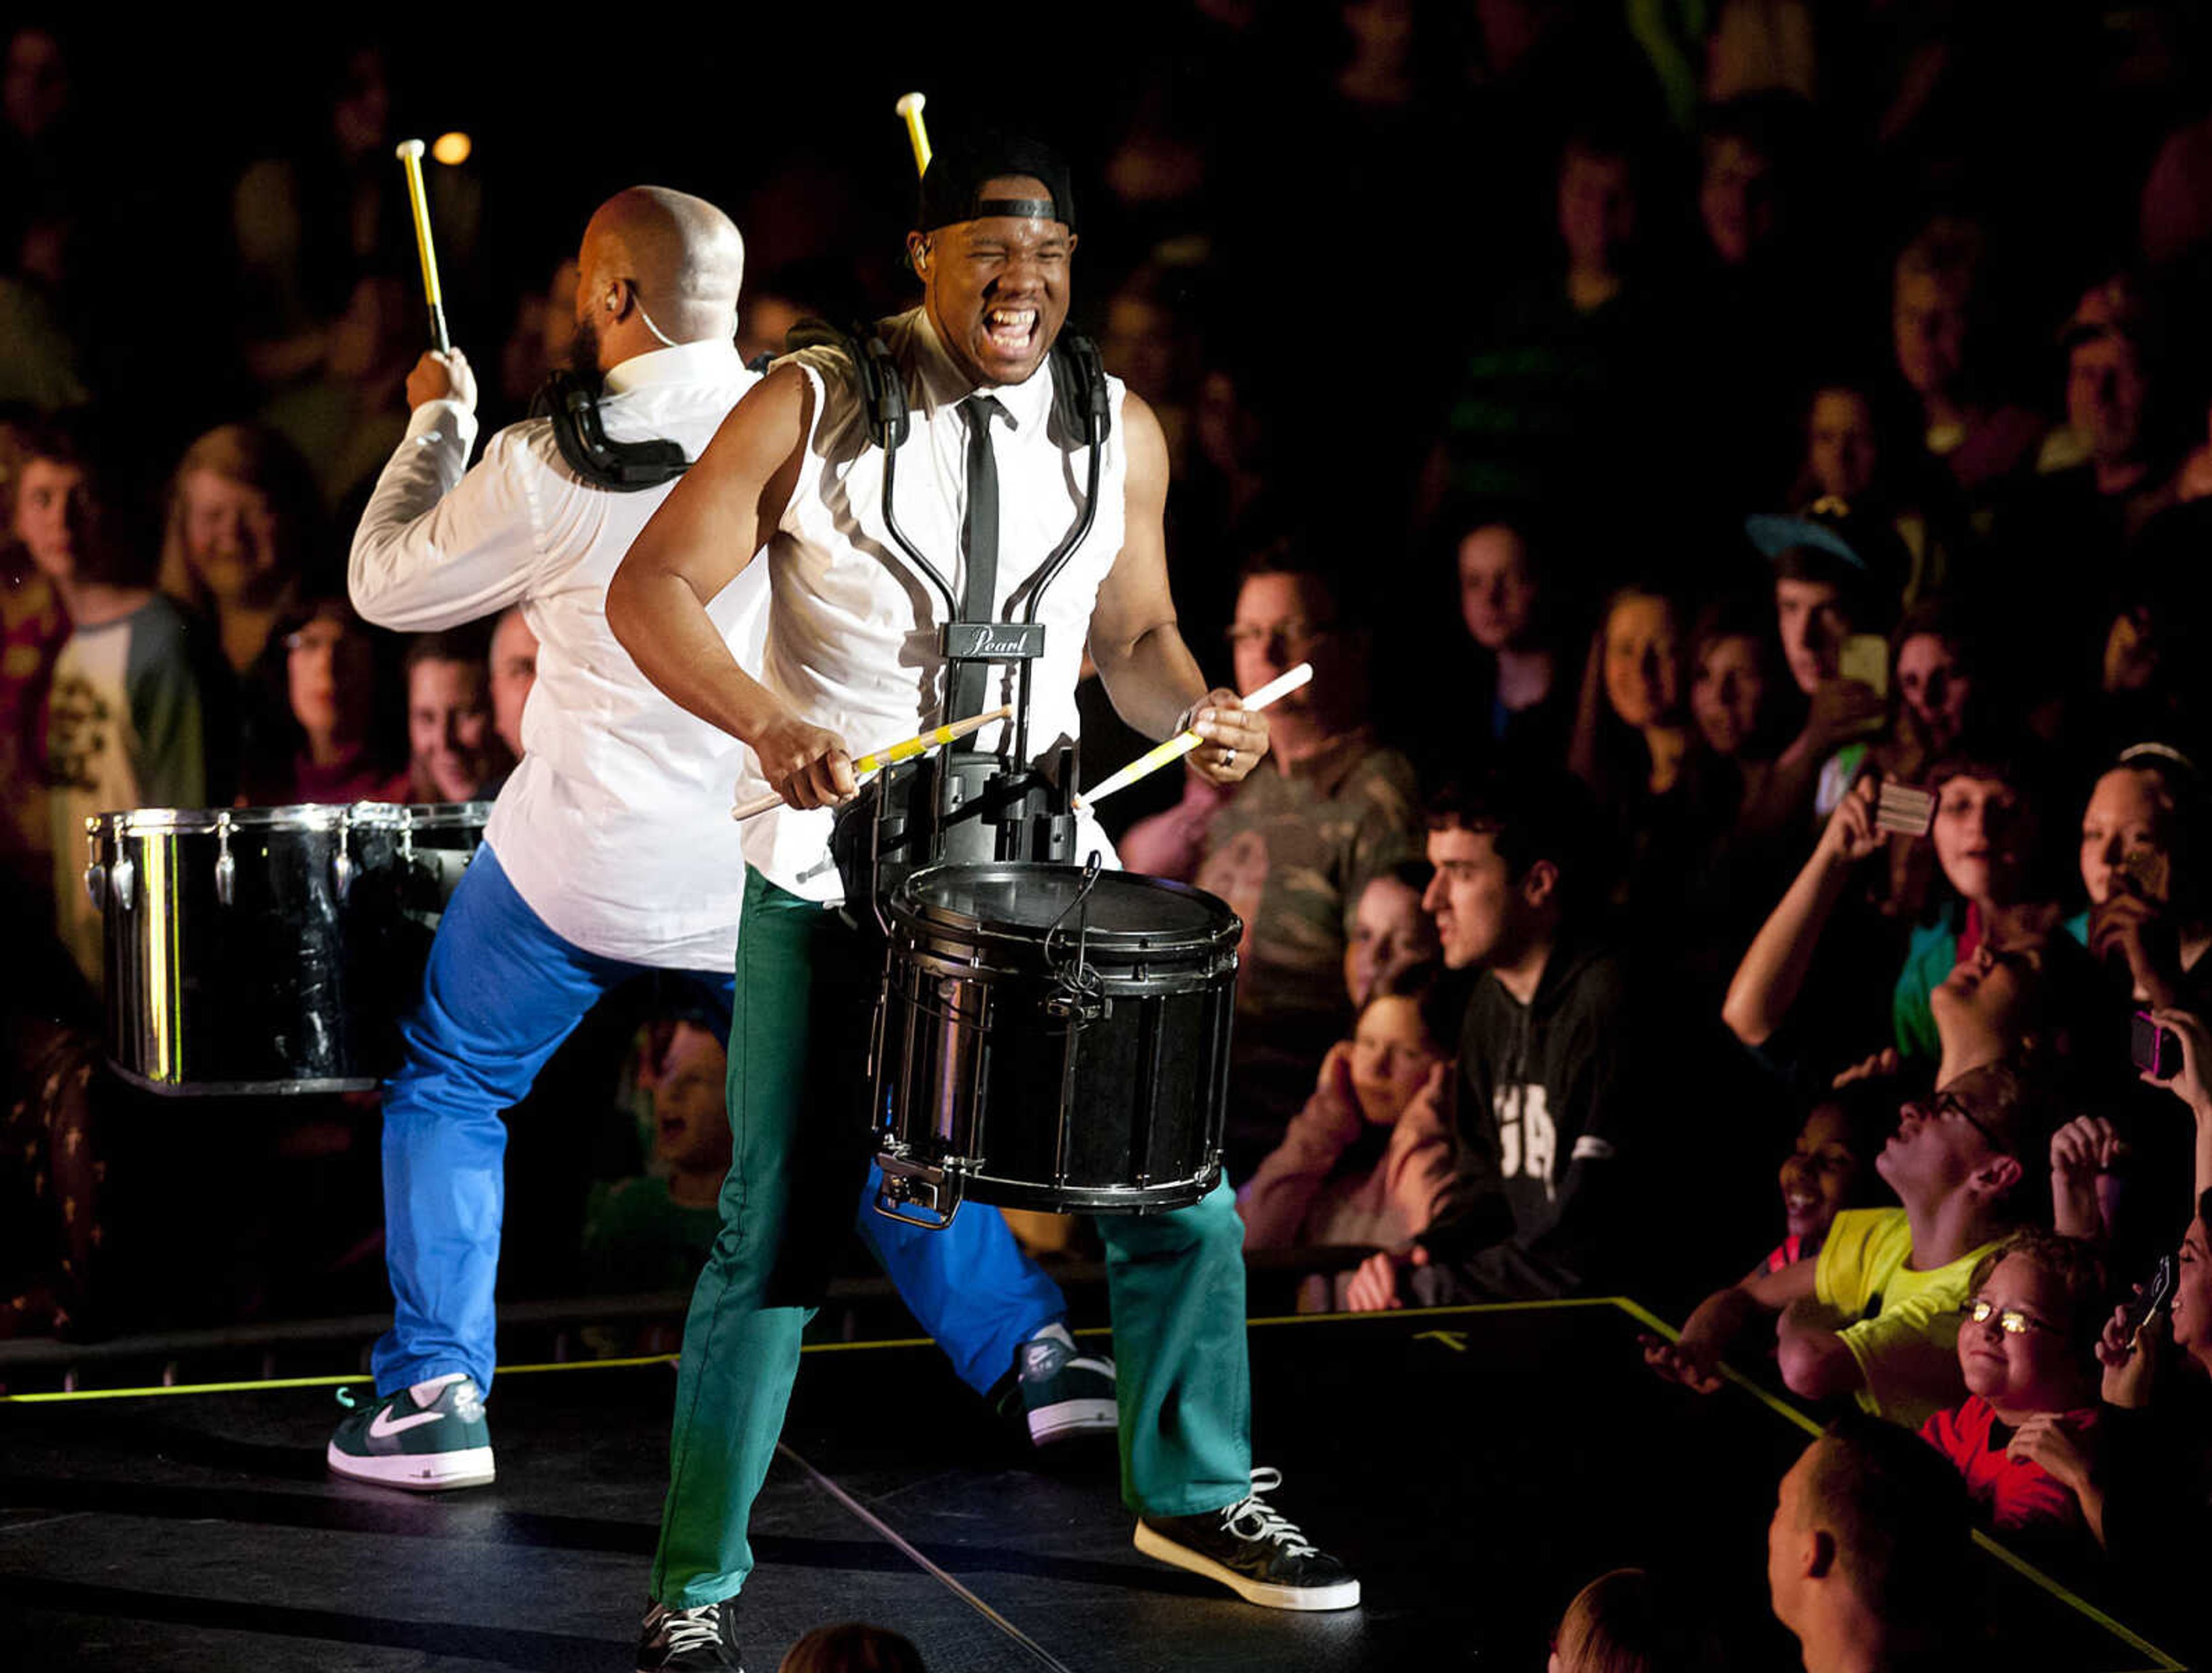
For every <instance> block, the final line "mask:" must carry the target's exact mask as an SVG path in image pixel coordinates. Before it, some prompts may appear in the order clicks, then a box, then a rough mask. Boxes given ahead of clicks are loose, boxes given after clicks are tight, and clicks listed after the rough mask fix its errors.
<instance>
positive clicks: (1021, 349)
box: [983, 308, 1037, 355]
mask: <svg viewBox="0 0 2212 1673" xmlns="http://www.w3.org/2000/svg"><path fill="white" fill-rule="evenodd" d="M1036 324H1037V311H1036V309H1035V308H991V309H987V310H986V311H985V312H984V315H983V333H984V335H985V336H987V337H989V338H990V340H991V346H992V347H993V348H994V349H997V350H998V351H999V352H1000V354H1003V355H1019V354H1024V353H1025V352H1027V350H1028V349H1029V347H1030V343H1031V342H1034V341H1035V340H1036Z"/></svg>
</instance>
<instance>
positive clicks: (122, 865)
mask: <svg viewBox="0 0 2212 1673" xmlns="http://www.w3.org/2000/svg"><path fill="white" fill-rule="evenodd" d="M125 817H126V815H123V814H119V813H118V814H117V815H115V820H114V822H113V824H112V826H111V827H110V834H111V835H112V838H113V840H114V843H115V864H114V865H113V866H112V868H111V869H110V870H109V871H108V874H107V881H108V882H109V883H110V884H111V885H112V887H113V888H114V890H115V904H116V905H117V906H120V907H122V908H123V910H124V911H125V912H129V911H130V910H131V900H132V898H133V897H134V896H136V895H137V892H138V891H137V882H138V867H137V864H136V863H134V862H133V861H132V859H131V851H130V850H129V849H128V848H125V846H123V822H124V820H125Z"/></svg>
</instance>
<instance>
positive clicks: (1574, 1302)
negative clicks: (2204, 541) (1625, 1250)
mask: <svg viewBox="0 0 2212 1673" xmlns="http://www.w3.org/2000/svg"><path fill="white" fill-rule="evenodd" d="M1627 1305H1628V1306H1632V1307H1633V1306H1634V1303H1628V1304H1627ZM1605 1306H1613V1298H1612V1297H1610V1296H1603V1295H1598V1296H1573V1297H1568V1298H1563V1299H1561V1300H1556V1301H1492V1302H1486V1303H1483V1304H1480V1305H1477V1306H1463V1307H1407V1308H1401V1309H1400V1310H1398V1311H1396V1312H1377V1313H1358V1312H1346V1313H1316V1312H1304V1313H1290V1314H1286V1315H1284V1316H1282V1317H1280V1318H1252V1319H1247V1320H1246V1321H1245V1322H1246V1323H1247V1324H1255V1325H1258V1324H1320V1323H1322V1322H1323V1321H1324V1320H1326V1321H1329V1322H1332V1323H1334V1322H1338V1321H1341V1320H1343V1319H1347V1318H1420V1317H1422V1316H1424V1315H1425V1314H1428V1313H1470V1312H1550V1311H1556V1310H1560V1309H1564V1308H1568V1307H1605ZM1636 1312H1637V1316H1638V1318H1644V1319H1648V1320H1650V1322H1651V1323H1652V1324H1655V1325H1657V1326H1658V1328H1660V1329H1662V1330H1664V1329H1665V1328H1666V1327H1665V1326H1664V1325H1663V1324H1659V1323H1658V1321H1657V1320H1656V1319H1654V1318H1651V1316H1650V1314H1649V1313H1646V1312H1643V1310H1642V1309H1640V1308H1638V1309H1636ZM1074 1334H1075V1335H1077V1336H1079V1337H1109V1336H1111V1335H1112V1334H1113V1331H1112V1329H1111V1328H1110V1327H1109V1326H1107V1325H1103V1324H1092V1325H1085V1327H1084V1328H1083V1329H1081V1330H1079V1331H1075V1332H1074ZM933 1346H935V1343H933V1342H932V1341H931V1340H930V1338H929V1337H885V1338H884V1339H882V1340H879V1341H872V1342H810V1343H806V1344H805V1346H803V1347H802V1348H801V1349H799V1352H801V1353H802V1354H847V1353H854V1352H857V1351H860V1350H861V1349H870V1348H929V1347H933ZM675 1363H676V1355H673V1354H647V1355H644V1356H642V1357H641V1358H637V1359H619V1360H559V1361H553V1362H552V1363H550V1364H545V1365H502V1366H500V1367H496V1371H495V1374H496V1375H498V1376H501V1377H526V1376H529V1375H531V1374H532V1373H540V1372H547V1371H621V1370H626V1369H630V1368H634V1367H637V1366H641V1365H673V1364H675ZM372 1380H374V1379H372V1378H371V1377H370V1375H369V1373H368V1372H366V1371H362V1372H356V1373H354V1374H353V1375H351V1376H346V1377H265V1378H264V1377H257V1378H254V1379H252V1380H251V1381H246V1382H234V1383H170V1384H152V1385H148V1386H146V1387H143V1388H85V1389H61V1390H56V1391H52V1392H50V1393H38V1394H0V1405H18V1406H30V1405H52V1404H57V1403H64V1402H69V1401H76V1400H146V1399H154V1398H158V1397H162V1396H167V1395H175V1394H255V1393H259V1392H262V1391H265V1390H269V1389H278V1388H345V1387H349V1386H350V1385H353V1384H355V1383H366V1382H369V1381H372ZM1745 1386H1746V1387H1750V1386H1751V1385H1749V1384H1746V1385H1745ZM1753 1392H1757V1390H1755V1389H1754V1390H1753Z"/></svg>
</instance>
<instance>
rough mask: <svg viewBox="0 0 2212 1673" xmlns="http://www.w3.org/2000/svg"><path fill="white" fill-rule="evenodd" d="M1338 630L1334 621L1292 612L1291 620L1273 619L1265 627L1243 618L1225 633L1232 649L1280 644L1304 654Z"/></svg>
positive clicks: (1299, 654) (1268, 646) (1270, 648)
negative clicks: (1301, 615) (1314, 619)
mask: <svg viewBox="0 0 2212 1673" xmlns="http://www.w3.org/2000/svg"><path fill="white" fill-rule="evenodd" d="M1335 631H1336V624H1335V623H1334V622H1333V621H1305V620H1304V619H1303V618H1301V617H1298V616H1292V617H1291V619H1290V620H1289V621H1273V622H1269V623H1267V625H1266V626H1264V627H1263V626H1261V625H1260V624H1259V623H1256V622H1242V621H1240V622H1238V623H1237V625H1236V626H1235V627H1231V628H1230V629H1229V630H1228V632H1226V633H1224V634H1223V635H1222V637H1223V638H1224V639H1227V640H1228V641H1229V648H1230V649H1231V650H1232V651H1242V650H1243V649H1244V648H1245V647H1246V646H1260V647H1263V648H1265V649H1267V650H1273V648H1274V647H1275V646H1277V645H1280V646H1282V647H1283V649H1284V650H1285V651H1287V652H1290V653H1291V655H1292V656H1302V655H1304V653H1305V652H1307V651H1309V650H1310V649H1311V648H1312V647H1313V646H1316V645H1317V644H1319V643H1320V642H1321V641H1322V639H1327V638H1328V636H1329V635H1330V634H1331V633H1334V632H1335Z"/></svg>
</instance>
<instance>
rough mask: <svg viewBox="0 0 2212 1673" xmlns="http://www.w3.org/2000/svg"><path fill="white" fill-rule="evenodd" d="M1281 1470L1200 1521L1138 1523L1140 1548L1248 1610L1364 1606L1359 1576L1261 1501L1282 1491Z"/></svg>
mask: <svg viewBox="0 0 2212 1673" xmlns="http://www.w3.org/2000/svg"><path fill="white" fill-rule="evenodd" d="M1282 1484H1283V1476H1282V1472H1281V1471H1280V1470H1254V1471H1253V1472H1252V1491H1251V1493H1250V1494H1249V1495H1248V1496H1247V1497H1245V1498H1243V1499H1239V1500H1237V1502H1236V1503H1235V1504H1233V1505H1230V1506H1225V1507H1224V1508H1223V1509H1220V1510H1218V1511H1204V1512H1200V1514H1198V1515H1196V1516H1144V1517H1139V1518H1137V1549H1139V1551H1142V1552H1143V1553H1144V1554H1145V1555H1146V1556H1148V1557H1158V1559H1159V1560H1160V1561H1162V1562H1171V1563H1173V1564H1174V1565H1175V1566H1176V1567H1177V1568H1188V1570H1190V1572H1191V1573H1194V1574H1203V1575H1204V1576H1206V1579H1209V1580H1218V1581H1220V1582H1221V1584H1222V1585H1225V1586H1227V1587H1228V1588H1229V1589H1230V1590H1231V1591H1233V1592H1235V1593H1236V1594H1237V1596H1238V1597H1242V1598H1243V1600H1244V1601H1245V1602H1246V1603H1257V1604H1259V1605H1260V1606H1261V1608H1262V1609H1353V1608H1356V1607H1358V1603H1359V1582H1358V1580H1356V1579H1353V1578H1352V1571H1351V1570H1350V1569H1348V1568H1346V1567H1345V1566H1344V1565H1343V1564H1342V1563H1340V1562H1339V1561H1337V1560H1336V1559H1335V1558H1334V1557H1332V1556H1330V1555H1328V1553H1326V1552H1324V1551H1319V1550H1316V1549H1314V1547H1313V1546H1312V1545H1310V1544H1309V1543H1307V1541H1306V1537H1305V1536H1304V1535H1303V1534H1301V1533H1300V1532H1299V1531H1298V1530H1297V1524H1296V1523H1294V1522H1292V1521H1291V1520H1290V1518H1287V1517H1285V1516H1283V1515H1282V1514H1280V1513H1279V1512H1277V1511H1275V1510H1274V1509H1273V1508H1272V1507H1271V1506H1268V1505H1267V1503H1265V1502H1264V1501H1263V1500H1261V1497H1260V1495H1261V1494H1263V1493H1273V1491H1274V1490H1275V1489H1276V1488H1279V1487H1280V1486H1282Z"/></svg>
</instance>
